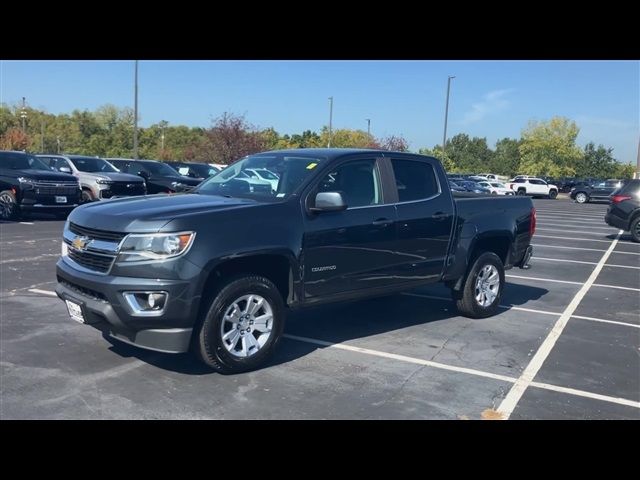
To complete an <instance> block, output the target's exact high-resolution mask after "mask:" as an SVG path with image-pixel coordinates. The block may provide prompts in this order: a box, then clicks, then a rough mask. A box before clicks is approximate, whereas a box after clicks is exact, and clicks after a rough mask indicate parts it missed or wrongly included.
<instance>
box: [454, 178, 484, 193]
mask: <svg viewBox="0 0 640 480" xmlns="http://www.w3.org/2000/svg"><path fill="white" fill-rule="evenodd" d="M456 184H457V185H459V186H461V187H462V188H464V189H465V190H466V191H467V192H472V193H482V194H485V195H488V194H490V193H491V190H489V189H488V188H485V187H481V186H480V185H478V183H477V182H473V181H471V180H463V181H461V182H456Z"/></svg>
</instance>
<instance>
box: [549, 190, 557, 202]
mask: <svg viewBox="0 0 640 480" xmlns="http://www.w3.org/2000/svg"><path fill="white" fill-rule="evenodd" d="M557 196H558V191H557V190H550V191H549V198H550V199H551V200H555V199H556V197H557Z"/></svg>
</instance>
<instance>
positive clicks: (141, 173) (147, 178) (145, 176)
mask: <svg viewBox="0 0 640 480" xmlns="http://www.w3.org/2000/svg"><path fill="white" fill-rule="evenodd" d="M136 175H138V176H140V177H142V178H144V179H145V180H149V177H150V176H151V175H149V174H148V173H147V172H138V173H137V174H136Z"/></svg>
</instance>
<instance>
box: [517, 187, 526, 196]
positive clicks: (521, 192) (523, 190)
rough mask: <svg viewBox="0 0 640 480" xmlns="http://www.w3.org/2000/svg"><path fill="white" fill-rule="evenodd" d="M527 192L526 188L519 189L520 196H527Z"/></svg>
mask: <svg viewBox="0 0 640 480" xmlns="http://www.w3.org/2000/svg"><path fill="white" fill-rule="evenodd" d="M526 194H527V191H526V190H525V189H524V188H519V189H518V195H526Z"/></svg>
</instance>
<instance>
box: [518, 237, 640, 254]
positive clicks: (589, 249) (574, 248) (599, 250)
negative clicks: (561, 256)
mask: <svg viewBox="0 0 640 480" xmlns="http://www.w3.org/2000/svg"><path fill="white" fill-rule="evenodd" d="M615 242H616V243H618V239H617V238H616V240H615ZM531 245H533V246H534V247H539V248H566V249H568V250H588V251H590V252H606V251H607V250H602V249H601V248H583V247H565V246H562V245H540V244H539V243H538V244H536V243H532V244H531ZM613 253H620V254H622V255H640V252H613Z"/></svg>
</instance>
